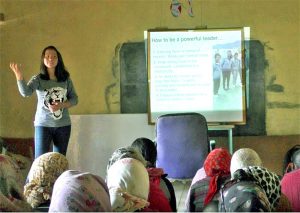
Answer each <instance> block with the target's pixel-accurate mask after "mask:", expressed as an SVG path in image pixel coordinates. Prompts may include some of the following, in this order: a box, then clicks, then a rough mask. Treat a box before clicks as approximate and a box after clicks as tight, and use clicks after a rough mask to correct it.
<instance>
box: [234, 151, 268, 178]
mask: <svg viewBox="0 0 300 213" xmlns="http://www.w3.org/2000/svg"><path fill="white" fill-rule="evenodd" d="M247 166H262V161H261V159H260V157H259V155H258V154H257V153H256V152H255V151H254V150H253V149H250V148H242V149H239V150H237V151H235V152H234V153H233V155H232V158H231V163H230V173H231V175H233V173H234V172H235V171H236V170H238V169H241V168H244V167H247Z"/></svg>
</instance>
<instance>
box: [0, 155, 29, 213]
mask: <svg viewBox="0 0 300 213" xmlns="http://www.w3.org/2000/svg"><path fill="white" fill-rule="evenodd" d="M0 211H1V212H16V211H21V212H29V211H32V209H31V207H30V205H29V204H28V203H27V202H26V200H25V198H24V196H23V185H22V184H21V182H20V169H19V168H18V166H17V164H16V163H15V162H14V161H13V160H12V159H11V157H9V156H7V155H2V154H0Z"/></svg>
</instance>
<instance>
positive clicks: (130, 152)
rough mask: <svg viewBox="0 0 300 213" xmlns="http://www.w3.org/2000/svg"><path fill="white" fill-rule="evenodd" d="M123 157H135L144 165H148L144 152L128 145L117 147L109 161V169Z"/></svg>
mask: <svg viewBox="0 0 300 213" xmlns="http://www.w3.org/2000/svg"><path fill="white" fill-rule="evenodd" d="M123 158H133V159H136V160H138V161H140V162H141V163H142V164H143V165H145V166H146V161H145V159H144V157H143V156H142V154H141V153H140V152H139V151H138V150H137V149H136V148H134V147H131V146H127V147H121V148H118V149H116V150H115V151H114V152H113V154H112V156H111V158H110V159H109V161H108V165H107V170H108V169H109V168H110V167H111V166H112V165H113V164H114V163H115V162H117V161H118V160H121V159H123Z"/></svg>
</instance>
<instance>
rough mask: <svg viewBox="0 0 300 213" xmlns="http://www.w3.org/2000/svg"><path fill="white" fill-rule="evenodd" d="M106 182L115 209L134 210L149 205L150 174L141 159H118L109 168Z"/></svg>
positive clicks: (121, 210)
mask: <svg viewBox="0 0 300 213" xmlns="http://www.w3.org/2000/svg"><path fill="white" fill-rule="evenodd" d="M106 182H107V186H108V189H109V195H110V202H111V206H112V210H113V211H118V212H134V211H137V210H142V209H144V208H145V207H148V206H149V204H150V203H149V202H148V201H147V200H148V194H149V176H148V172H147V170H146V168H145V166H144V165H143V164H142V163H141V162H140V161H138V160H136V159H133V158H123V159H120V160H118V161H116V162H115V163H114V164H112V165H111V166H110V167H109V168H108V171H107V179H106Z"/></svg>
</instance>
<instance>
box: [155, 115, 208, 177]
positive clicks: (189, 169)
mask: <svg viewBox="0 0 300 213" xmlns="http://www.w3.org/2000/svg"><path fill="white" fill-rule="evenodd" d="M156 143H157V161H156V166H157V167H160V168H163V169H164V171H165V173H167V174H168V178H172V179H191V178H193V177H194V175H195V174H196V172H197V170H198V169H200V168H201V167H202V166H203V163H204V160H205V158H206V157H207V154H208V152H209V140H208V128H207V122H206V119H205V117H204V116H203V115H201V114H199V113H175V114H166V115H162V116H160V117H158V119H157V122H156Z"/></svg>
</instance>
